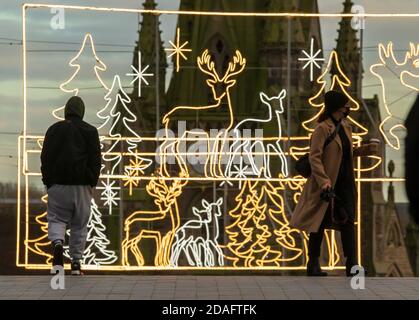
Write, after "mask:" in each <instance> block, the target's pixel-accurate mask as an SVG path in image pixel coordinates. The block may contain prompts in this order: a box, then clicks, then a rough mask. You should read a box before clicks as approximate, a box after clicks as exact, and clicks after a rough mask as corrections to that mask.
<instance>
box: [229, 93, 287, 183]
mask: <svg viewBox="0 0 419 320" xmlns="http://www.w3.org/2000/svg"><path fill="white" fill-rule="evenodd" d="M286 95H287V91H286V90H285V89H282V90H281V92H280V93H279V94H278V95H277V96H273V97H268V96H267V95H266V94H265V93H263V92H260V93H259V98H260V101H261V102H262V103H263V104H264V105H266V107H267V108H268V118H267V119H254V118H249V119H244V120H242V121H240V122H239V123H238V124H237V125H236V126H235V127H234V129H233V134H234V136H235V138H236V139H235V141H234V143H233V144H232V145H231V147H230V153H231V156H230V159H229V161H228V164H227V166H226V176H227V177H230V176H231V169H232V165H233V161H234V159H235V156H236V154H237V153H239V152H240V150H243V151H244V153H245V155H246V156H247V158H248V159H249V163H250V165H251V167H252V171H251V172H252V173H254V174H255V175H257V176H260V175H262V171H263V175H264V177H265V178H271V177H272V174H271V171H270V164H269V163H270V160H269V158H270V152H271V151H272V152H273V153H276V154H277V155H278V157H279V158H280V159H281V173H282V174H283V175H284V176H285V177H286V176H288V167H287V159H286V157H285V154H284V152H283V151H282V148H281V137H282V126H281V114H282V113H283V112H284V105H283V100H284V98H285V97H286ZM275 100H278V101H279V108H278V109H277V110H275V108H274V107H273V106H272V102H273V101H275ZM272 111H275V112H274V113H275V116H273V112H272ZM272 121H276V124H275V125H276V126H277V128H278V136H277V137H278V139H277V140H276V141H275V142H270V141H269V142H268V143H267V145H266V147H265V145H264V143H263V141H260V140H256V141H254V142H253V143H252V142H251V140H250V139H247V140H246V139H239V138H240V137H241V134H240V133H241V129H240V127H241V126H243V124H245V123H249V122H256V123H259V124H261V125H263V124H268V123H270V122H272ZM256 147H258V149H259V150H260V152H261V153H262V160H263V161H262V162H263V165H262V167H260V168H258V167H257V165H256V161H255V159H254V156H253V154H252V153H253V150H255V149H256ZM266 152H267V153H266ZM242 160H243V158H241V159H240V161H242ZM263 168H264V170H262V169H263Z"/></svg>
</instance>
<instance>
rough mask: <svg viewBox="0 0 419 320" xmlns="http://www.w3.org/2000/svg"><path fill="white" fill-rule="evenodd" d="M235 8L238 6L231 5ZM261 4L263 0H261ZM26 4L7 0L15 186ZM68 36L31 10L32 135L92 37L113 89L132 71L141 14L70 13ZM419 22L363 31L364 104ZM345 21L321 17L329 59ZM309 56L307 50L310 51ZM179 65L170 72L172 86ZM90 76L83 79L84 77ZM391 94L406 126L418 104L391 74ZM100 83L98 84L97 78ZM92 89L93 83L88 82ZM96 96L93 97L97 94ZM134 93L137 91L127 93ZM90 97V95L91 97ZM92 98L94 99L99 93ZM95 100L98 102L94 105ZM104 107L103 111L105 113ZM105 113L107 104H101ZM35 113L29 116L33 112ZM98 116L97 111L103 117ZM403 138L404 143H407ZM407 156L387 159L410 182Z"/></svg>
mask: <svg viewBox="0 0 419 320" xmlns="http://www.w3.org/2000/svg"><path fill="white" fill-rule="evenodd" d="M231 1H232V2H234V1H238V0H231ZM255 1H256V0H255ZM26 2H28V3H32V2H33V3H37V2H42V3H50V4H73V5H92V6H102V7H118V8H138V7H140V6H141V3H142V2H143V1H136V0H100V1H99V0H96V1H94V0H88V1H81V0H60V1H48V0H44V1H26ZM157 2H158V8H159V9H168V10H173V9H178V6H179V1H178V0H160V1H157ZM342 2H343V1H341V0H338V1H336V0H319V7H320V12H321V13H339V12H341V11H342V9H343V6H342ZM354 2H355V3H356V4H360V5H363V6H364V7H365V10H366V12H369V13H419V1H417V0H401V1H393V0H368V1H366V0H365V1H354ZM22 3H23V2H22V1H16V0H0V57H1V59H0V70H1V72H0V101H1V102H0V103H1V107H0V181H2V182H6V181H7V182H14V181H16V175H17V139H18V135H19V133H20V132H21V131H22V129H23V94H22V92H23V81H22V52H21V50H22V46H21V45H20V40H21V39H22V18H21V4H22ZM65 14H66V15H65V19H66V20H65V23H66V26H65V29H64V30H53V29H52V28H51V26H50V21H51V17H52V16H53V13H51V12H50V11H49V10H48V9H36V10H29V11H28V18H27V21H26V22H27V37H28V40H29V41H33V42H28V55H27V57H28V74H27V76H28V100H27V102H28V132H30V133H31V134H39V135H43V134H44V132H45V131H46V129H47V127H48V126H49V125H50V124H51V123H53V122H54V118H53V117H52V116H51V110H53V109H55V108H57V107H59V106H61V105H62V104H63V103H64V102H65V100H66V99H68V94H66V93H64V92H62V91H60V90H59V88H58V87H59V85H60V84H61V83H63V82H64V81H66V80H67V79H68V78H69V77H70V76H71V75H72V74H73V72H74V70H72V68H70V67H69V66H68V61H69V60H70V59H71V58H72V57H73V56H74V55H75V54H76V53H77V50H78V48H79V47H80V43H81V41H82V37H83V35H84V34H85V33H86V32H89V33H91V34H92V36H93V38H94V41H95V43H96V45H97V51H98V55H99V56H100V59H101V60H103V61H105V62H106V65H107V66H108V69H107V71H106V73H105V74H104V75H103V81H104V82H105V83H108V84H110V83H111V82H112V78H113V76H114V75H115V74H120V75H125V74H126V73H128V72H130V71H131V69H130V65H131V62H132V52H133V49H134V45H135V41H136V40H137V39H138V34H137V31H138V21H139V20H138V19H139V17H138V14H136V13H97V12H79V11H74V10H71V11H70V10H68V11H66V12H65ZM418 19H419V18H404V19H401V18H386V19H378V18H374V19H372V18H371V19H368V20H367V21H366V27H365V30H364V56H363V59H364V71H365V73H364V81H363V94H364V97H366V98H369V97H373V96H374V95H375V94H376V95H378V96H379V99H380V102H381V108H382V110H384V109H383V108H384V106H383V105H382V97H381V89H380V86H379V81H378V79H377V78H376V77H375V76H374V75H372V74H371V72H370V71H369V66H370V65H372V64H374V63H376V62H377V60H378V53H377V46H378V44H379V43H387V42H389V41H393V42H394V48H395V52H396V54H397V56H398V57H399V58H400V57H402V55H404V54H405V52H406V50H407V49H408V47H409V42H413V43H416V44H418V43H419V36H418V33H417V26H418V23H419V21H418ZM176 21H177V16H175V15H163V16H162V17H161V30H162V37H163V40H164V43H165V46H166V47H168V46H169V40H172V39H173V38H174V36H175V28H176ZM338 23H339V19H336V18H321V27H322V41H323V49H324V52H325V56H326V57H328V54H329V53H330V51H331V50H332V49H333V48H334V47H335V44H336V38H337V29H338V27H339V24H338ZM307 49H308V48H307ZM172 67H173V66H172V65H170V66H169V68H168V75H167V80H166V81H167V82H168V81H169V78H170V74H171V70H172ZM82 76H83V74H82V73H81V74H80V77H82ZM386 76H387V77H388V78H387V79H386V81H387V83H388V86H389V88H391V99H390V100H391V106H392V110H394V113H395V115H396V116H397V117H399V118H400V119H404V118H405V117H406V114H407V112H408V109H409V107H410V106H411V104H412V103H413V100H414V99H415V97H416V96H415V94H414V92H413V90H411V89H409V88H406V87H404V86H402V85H401V84H400V82H399V80H398V78H397V77H395V76H394V75H391V74H389V75H386ZM122 80H123V85H124V86H126V87H127V88H129V87H130V82H131V79H130V78H129V77H123V78H122ZM92 81H95V79H92ZM84 85H86V86H88V85H90V83H89V84H88V83H84ZM92 92H93V91H92ZM128 92H130V90H128ZM88 94H89V93H87V95H88ZM92 95H93V94H92ZM92 99H93V98H92ZM100 107H101V106H99V107H98V108H100ZM102 107H103V105H102ZM29 109H30V110H29ZM96 111H97V110H96ZM401 137H403V136H401ZM402 156H403V150H400V151H397V152H395V151H392V150H390V149H389V150H388V152H387V158H388V160H389V159H393V160H394V161H395V163H396V174H395V175H396V176H400V177H401V176H403V168H402V166H403V157H402ZM396 190H397V197H398V200H399V201H404V200H405V197H404V194H403V186H402V184H397V185H396Z"/></svg>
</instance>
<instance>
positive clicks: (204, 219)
mask: <svg viewBox="0 0 419 320" xmlns="http://www.w3.org/2000/svg"><path fill="white" fill-rule="evenodd" d="M222 204H223V198H219V199H218V200H217V202H214V203H208V202H207V201H206V200H202V206H203V210H198V209H197V208H196V207H192V212H193V214H194V215H195V216H196V217H197V218H198V219H192V220H189V221H188V222H186V223H185V224H184V225H183V226H182V227H180V228H179V229H178V230H177V231H176V233H175V239H174V242H173V245H172V252H171V256H170V262H171V263H170V264H171V265H172V266H174V267H177V266H178V260H179V256H180V255H181V254H182V253H183V254H185V256H186V258H187V261H188V262H189V265H191V266H198V267H202V266H205V267H213V266H216V265H217V263H218V265H219V266H223V265H224V254H223V252H222V250H221V248H220V246H219V244H218V237H219V235H220V230H219V224H218V219H219V217H220V216H221V215H222V210H221V205H222ZM197 233H198V234H199V236H197V235H196V234H197Z"/></svg>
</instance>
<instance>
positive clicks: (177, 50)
mask: <svg viewBox="0 0 419 320" xmlns="http://www.w3.org/2000/svg"><path fill="white" fill-rule="evenodd" d="M175 41H176V44H175V43H173V42H172V41H169V43H170V45H171V46H172V48H166V49H164V50H166V51H171V52H172V53H171V54H170V55H169V58H170V57H171V56H173V55H176V72H179V68H180V57H182V58H183V59H185V60H188V58H187V57H186V56H185V54H184V52H191V51H192V49H186V48H185V46H186V45H187V44H188V43H189V42H188V41H185V42H184V43H183V44H180V29H179V28H177V29H176V40H175Z"/></svg>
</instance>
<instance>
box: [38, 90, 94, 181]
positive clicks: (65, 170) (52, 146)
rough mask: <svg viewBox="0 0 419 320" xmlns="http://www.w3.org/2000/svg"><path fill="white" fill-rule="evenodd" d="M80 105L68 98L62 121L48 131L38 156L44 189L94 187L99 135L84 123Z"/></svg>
mask: <svg viewBox="0 0 419 320" xmlns="http://www.w3.org/2000/svg"><path fill="white" fill-rule="evenodd" d="M83 116H84V103H83V101H82V100H81V99H80V98H79V97H72V98H70V100H69V101H68V102H67V104H66V106H65V120H63V121H60V122H57V123H55V124H53V125H52V126H51V127H49V128H48V130H47V133H46V134H45V139H44V144H43V147H42V153H41V172H42V181H43V183H44V185H46V186H47V188H49V187H50V186H52V185H53V184H63V185H90V186H92V187H94V186H96V184H97V182H98V179H99V174H100V168H101V154H100V142H99V134H98V131H97V129H96V128H95V127H93V126H91V125H90V124H88V123H86V122H84V121H83V120H82V119H83Z"/></svg>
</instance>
